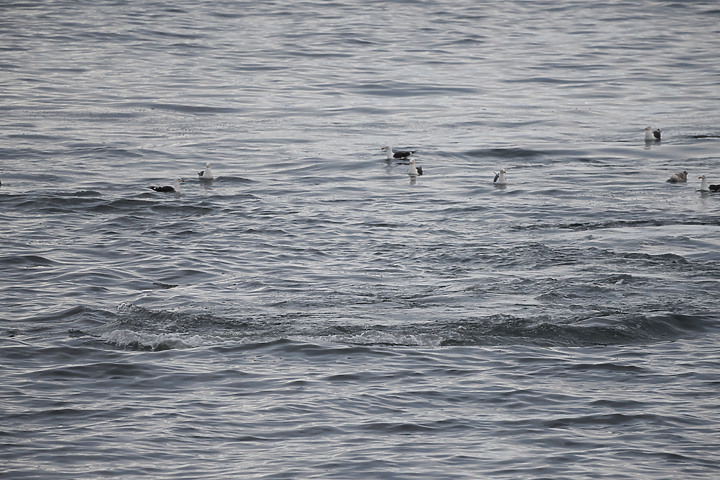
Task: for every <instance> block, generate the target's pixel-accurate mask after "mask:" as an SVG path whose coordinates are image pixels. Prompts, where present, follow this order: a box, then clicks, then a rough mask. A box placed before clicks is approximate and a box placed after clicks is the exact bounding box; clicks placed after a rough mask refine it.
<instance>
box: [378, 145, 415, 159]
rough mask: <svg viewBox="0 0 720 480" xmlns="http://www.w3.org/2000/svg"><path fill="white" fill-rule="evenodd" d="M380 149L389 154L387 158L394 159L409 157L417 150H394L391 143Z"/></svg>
mask: <svg viewBox="0 0 720 480" xmlns="http://www.w3.org/2000/svg"><path fill="white" fill-rule="evenodd" d="M380 150H385V153H386V154H387V159H388V160H392V159H393V158H408V157H410V155H412V154H413V153H415V150H412V151H411V150H406V151H401V150H398V151H397V152H393V149H392V147H391V146H390V145H388V146H385V147H382V148H381V149H380Z"/></svg>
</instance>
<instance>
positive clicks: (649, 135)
mask: <svg viewBox="0 0 720 480" xmlns="http://www.w3.org/2000/svg"><path fill="white" fill-rule="evenodd" d="M645 141H646V142H658V141H660V129H659V128H656V129H655V130H653V128H652V127H650V126H647V127H645Z"/></svg>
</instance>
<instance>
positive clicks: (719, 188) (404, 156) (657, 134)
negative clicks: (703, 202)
mask: <svg viewBox="0 0 720 480" xmlns="http://www.w3.org/2000/svg"><path fill="white" fill-rule="evenodd" d="M661 140H662V132H661V130H660V129H659V128H653V127H651V126H647V127H645V142H646V143H658V142H660V141H661ZM381 150H385V153H386V155H387V161H388V162H390V161H391V160H394V159H399V160H407V161H408V163H407V164H406V165H409V168H408V175H410V178H411V179H413V180H414V179H415V178H416V177H417V176H418V175H422V174H423V170H422V167H421V166H416V165H415V162H414V160H413V159H412V158H411V157H412V155H413V154H414V153H415V152H416V150H393V148H392V147H391V146H389V145H387V146H384V147H382V148H381ZM493 173H494V174H495V178H494V179H493V184H495V185H496V186H500V187H504V186H506V185H507V183H508V181H507V177H506V176H505V175H506V174H507V172H506V171H505V170H500V171H499V172H493ZM687 176H688V172H687V171H685V170H683V171H682V172H679V173H675V174H673V175H671V176H670V178H669V179H668V180H667V181H668V182H669V183H687ZM698 179H699V180H702V182H701V183H700V191H703V192H720V185H709V184H708V181H707V178H706V177H705V175H703V176H701V177H698Z"/></svg>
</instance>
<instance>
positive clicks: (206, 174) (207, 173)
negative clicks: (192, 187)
mask: <svg viewBox="0 0 720 480" xmlns="http://www.w3.org/2000/svg"><path fill="white" fill-rule="evenodd" d="M198 178H199V179H200V180H207V181H210V180H213V179H214V178H215V177H214V176H213V173H212V170H210V164H209V163H206V164H205V170H202V171H200V172H198Z"/></svg>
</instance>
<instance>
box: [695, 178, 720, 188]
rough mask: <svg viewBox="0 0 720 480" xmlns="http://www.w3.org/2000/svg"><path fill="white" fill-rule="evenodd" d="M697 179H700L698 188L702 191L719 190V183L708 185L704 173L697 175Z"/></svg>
mask: <svg viewBox="0 0 720 480" xmlns="http://www.w3.org/2000/svg"><path fill="white" fill-rule="evenodd" d="M698 180H702V182H700V190H701V191H703V192H720V185H708V181H707V177H705V175H702V176H700V177H698Z"/></svg>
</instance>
